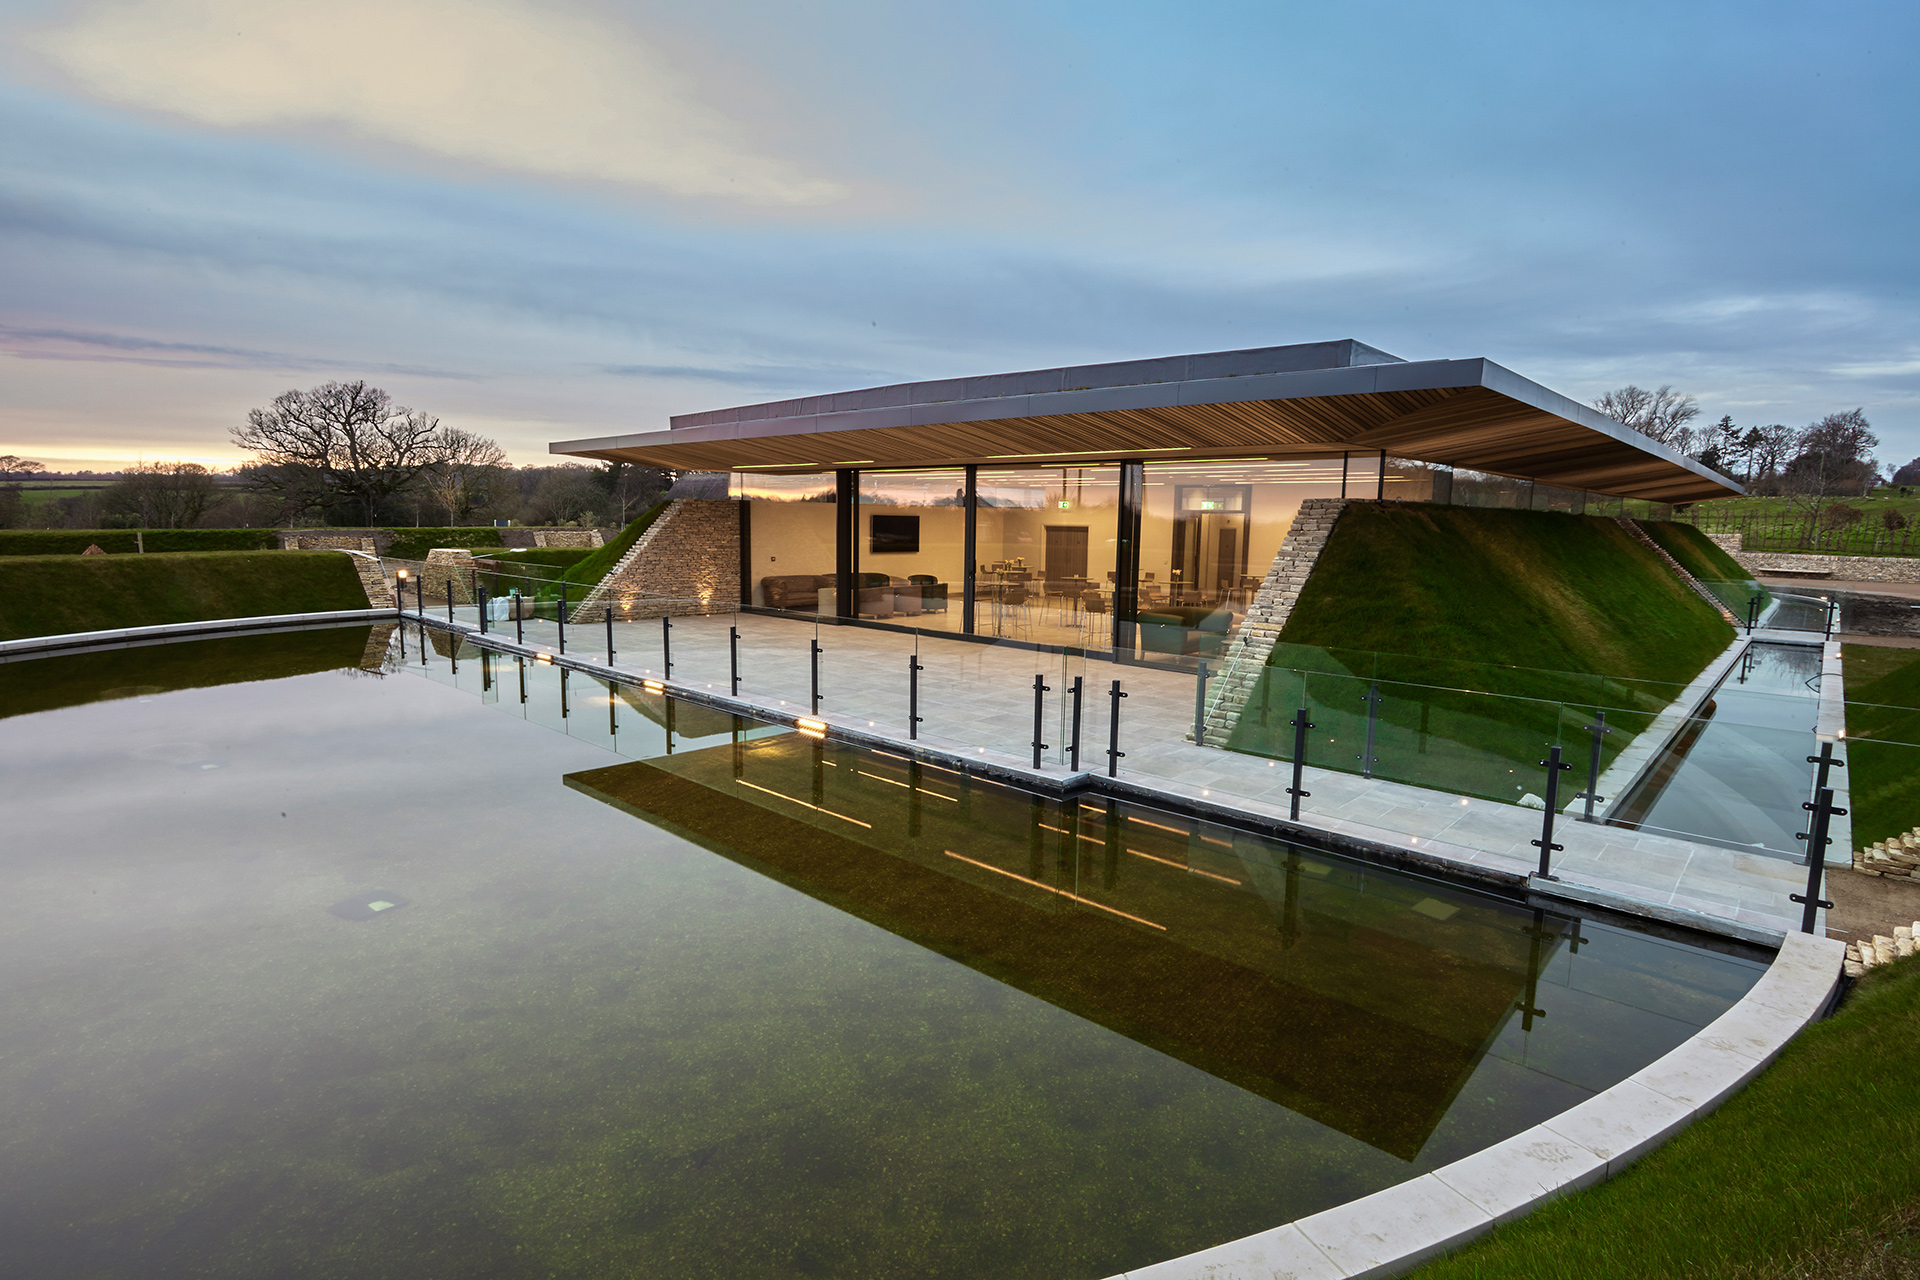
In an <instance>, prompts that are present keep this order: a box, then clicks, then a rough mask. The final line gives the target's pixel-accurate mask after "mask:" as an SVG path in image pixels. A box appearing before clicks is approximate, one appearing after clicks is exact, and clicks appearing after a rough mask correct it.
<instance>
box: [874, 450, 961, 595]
mask: <svg viewBox="0 0 1920 1280" xmlns="http://www.w3.org/2000/svg"><path fill="white" fill-rule="evenodd" d="M966 483H967V475H966V471H965V469H964V468H961V467H944V468H936V469H932V470H927V471H862V472H861V473H860V526H859V530H858V532H857V534H856V549H857V552H858V564H859V570H858V577H859V582H858V584H857V590H858V593H859V594H858V600H859V607H858V610H857V612H858V616H860V617H862V618H869V619H872V620H875V621H886V622H894V623H898V624H900V625H902V626H911V627H927V628H932V629H934V630H941V631H959V630H960V629H961V620H962V618H961V615H962V609H961V602H962V598H963V596H964V593H965V591H966V568H967V550H966V493H967V490H966Z"/></svg>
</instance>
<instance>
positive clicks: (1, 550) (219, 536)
mask: <svg viewBox="0 0 1920 1280" xmlns="http://www.w3.org/2000/svg"><path fill="white" fill-rule="evenodd" d="M279 545H280V536H279V533H278V531H277V530H273V529H140V530H134V529H0V556H65V555H79V554H80V553H81V552H83V551H85V550H86V549H87V548H88V547H89V546H97V547H99V548H100V549H101V550H102V551H107V552H113V553H116V554H117V553H121V552H132V551H138V550H140V548H141V547H142V546H144V547H145V548H146V549H147V550H148V551H272V550H274V549H275V548H277V547H278V546H279Z"/></svg>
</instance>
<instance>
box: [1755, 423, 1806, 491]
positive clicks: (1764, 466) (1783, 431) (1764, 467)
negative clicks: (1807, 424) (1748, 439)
mask: <svg viewBox="0 0 1920 1280" xmlns="http://www.w3.org/2000/svg"><path fill="white" fill-rule="evenodd" d="M1798 435H1799V432H1797V431H1795V430H1794V429H1793V428H1792V427H1789V426H1786V425H1785V424H1783V423H1779V422H1775V423H1771V424H1769V425H1767V426H1764V427H1755V428H1754V435H1753V448H1752V451H1751V453H1750V455H1749V456H1750V458H1751V460H1752V463H1753V464H1754V466H1756V467H1757V468H1758V470H1759V473H1760V475H1761V476H1762V477H1763V478H1764V477H1769V476H1776V475H1778V474H1780V469H1781V468H1782V467H1784V466H1786V465H1787V459H1788V458H1789V457H1790V456H1792V454H1793V447H1794V440H1795V439H1796V438H1797V437H1798Z"/></svg>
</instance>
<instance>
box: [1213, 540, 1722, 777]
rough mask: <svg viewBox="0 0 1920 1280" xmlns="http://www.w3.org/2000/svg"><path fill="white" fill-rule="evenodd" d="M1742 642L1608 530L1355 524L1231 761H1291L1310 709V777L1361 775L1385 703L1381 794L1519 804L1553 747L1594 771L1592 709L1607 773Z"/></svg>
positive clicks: (1638, 546) (1377, 737)
mask: <svg viewBox="0 0 1920 1280" xmlns="http://www.w3.org/2000/svg"><path fill="white" fill-rule="evenodd" d="M1733 634H1734V633H1733V629H1732V628H1731V627H1729V626H1728V625H1727V623H1726V622H1725V621H1724V620H1723V619H1721V617H1720V616H1719V614H1718V613H1717V612H1716V611H1715V610H1713V609H1712V608H1710V607H1709V606H1708V605H1707V604H1706V603H1705V602H1704V601H1702V600H1701V599H1700V598H1699V597H1698V596H1696V595H1695V594H1694V593H1693V592H1692V591H1691V590H1689V589H1688V588H1687V587H1686V586H1685V585H1684V584H1683V583H1682V582H1681V581H1680V580H1679V579H1678V578H1677V577H1676V576H1675V575H1674V573H1673V571H1672V570H1671V569H1670V568H1668V567H1667V565H1666V564H1665V562H1663V561H1662V560H1661V559H1660V558H1659V557H1658V556H1657V555H1655V554H1654V553H1653V552H1652V551H1651V550H1650V549H1648V548H1647V547H1646V546H1645V545H1644V544H1642V543H1640V542H1639V541H1637V540H1636V539H1634V538H1633V537H1631V536H1630V535H1629V534H1627V532H1626V531H1625V530H1623V529H1622V528H1621V527H1620V526H1619V525H1618V524H1616V523H1615V522H1614V521H1612V520H1610V519H1604V518H1601V517H1588V516H1569V515H1560V514H1554V513H1548V512H1531V511H1507V510H1489V509H1484V508H1459V507H1436V506H1422V505H1406V506H1384V507H1377V506H1372V505H1361V506H1353V507H1349V508H1347V510H1346V512H1345V513H1344V514H1343V515H1342V516H1341V517H1340V521H1339V523H1338V524H1337V525H1336V526H1335V527H1334V531H1333V535H1332V536H1331V537H1330V538H1329V539H1328V542H1327V546H1326V550H1325V551H1323V552H1322V553H1321V556H1320V560H1319V562H1318V564H1317V565H1316V566H1315V568H1314V572H1313V575H1312V577H1311V578H1309V579H1308V581H1307V584H1306V587H1305V589H1304V590H1303V591H1302V592H1301V594H1300V600H1299V603H1298V605H1297V606H1296V607H1295V609H1294V611H1293V613H1292V615H1291V616H1290V617H1289V619H1288V621H1287V625H1286V628H1285V629H1284V630H1283V631H1282V632H1281V635H1280V643H1279V644H1277V645H1276V646H1275V647H1274V651H1273V655H1272V657H1271V658H1270V659H1269V665H1268V670H1267V672H1266V673H1265V674H1264V677H1263V680H1262V683H1261V686H1260V688H1259V689H1258V690H1257V691H1256V694H1255V697H1254V699H1253V701H1252V702H1250V703H1249V708H1248V713H1247V714H1246V715H1245V716H1243V717H1242V719H1241V721H1240V724H1239V726H1238V728H1237V729H1236V730H1235V733H1234V737H1233V741H1232V745H1233V747H1234V748H1235V749H1238V750H1245V751H1250V752H1253V753H1255V754H1261V755H1273V756H1278V757H1280V758H1290V755H1291V730H1290V728H1288V725H1287V722H1288V720H1289V719H1290V713H1291V710H1292V709H1293V708H1295V707H1299V706H1306V707H1308V708H1309V710H1310V712H1311V715H1312V719H1313V720H1314V722H1315V725H1316V726H1317V727H1316V730H1315V733H1314V736H1313V738H1312V748H1313V754H1312V757H1311V758H1312V759H1313V760H1314V762H1315V763H1321V764H1325V765H1327V766H1328V767H1331V768H1340V769H1347V768H1353V769H1355V770H1356V771H1357V770H1358V767H1359V757H1360V756H1361V755H1362V754H1364V753H1365V752H1366V751H1367V742H1368V738H1367V722H1368V718H1369V717H1368V704H1367V699H1368V698H1369V697H1371V696H1373V695H1374V694H1375V693H1376V692H1377V695H1378V697H1379V699H1380V701H1379V703H1378V708H1377V715H1376V716H1375V717H1374V724H1373V737H1372V750H1373V756H1374V761H1373V770H1372V771H1373V773H1374V774H1375V776H1379V777H1387V778H1393V779H1396V780H1400V781H1407V782H1415V783H1418V784H1420V785H1423V786H1431V787H1439V788H1443V789H1446V790H1450V791H1455V792H1458V793H1460V794H1465V795H1477V796H1484V797H1487V798H1490V799H1498V800H1506V801H1509V802H1511V801H1514V800H1516V799H1518V798H1520V796H1521V795H1523V794H1525V793H1527V792H1529V791H1531V792H1535V793H1536V794H1537V793H1538V792H1539V790H1540V787H1541V784H1540V782H1539V780H1538V779H1539V768H1538V761H1539V760H1540V759H1541V758H1542V757H1543V755H1544V754H1545V752H1546V749H1547V748H1548V747H1550V746H1552V745H1554V744H1556V743H1557V744H1559V745H1561V746H1562V747H1564V748H1566V749H1567V750H1568V752H1569V755H1570V758H1579V759H1584V757H1585V750H1586V744H1587V743H1588V742H1589V741H1590V739H1589V737H1588V735H1587V734H1586V733H1585V731H1584V726H1585V725H1586V724H1587V723H1590V722H1591V717H1592V712H1593V711H1594V710H1595V709H1604V710H1606V711H1607V713H1608V723H1609V724H1610V725H1613V726H1615V727H1616V728H1617V729H1618V730H1620V732H1616V733H1614V734H1612V735H1610V736H1609V737H1608V738H1607V740H1606V745H1605V753H1604V755H1605V757H1606V758H1610V757H1611V756H1612V754H1613V753H1615V752H1617V751H1618V750H1619V749H1620V748H1621V747H1622V746H1624V745H1625V744H1626V742H1627V741H1628V740H1630V738H1631V735H1632V734H1633V733H1634V732H1637V731H1638V730H1639V729H1640V728H1643V727H1644V726H1645V725H1646V724H1647V723H1648V722H1649V721H1650V720H1651V718H1652V716H1653V714H1654V713H1656V712H1658V711H1659V710H1660V709H1662V708H1664V707H1665V706H1666V705H1667V704H1668V703H1669V702H1671V701H1672V699H1673V698H1674V697H1675V696H1677V694H1678V693H1679V691H1680V689H1681V687H1683V686H1684V685H1685V684H1686V683H1687V682H1689V681H1691V680H1692V679H1693V677H1694V676H1695V675H1697V674H1698V673H1699V672H1700V670H1701V669H1702V668H1703V667H1704V666H1705V665H1706V664H1707V663H1708V662H1709V661H1711V660H1712V659H1713V658H1714V657H1715V656H1716V655H1718V654H1719V653H1720V652H1721V651H1722V650H1724V649H1725V648H1726V646H1727V645H1728V644H1729V643H1730V642H1731V641H1732V639H1733ZM1579 781H1581V782H1584V781H1585V779H1584V778H1581V779H1579ZM1577 789H1578V788H1577V787H1572V786H1570V787H1567V788H1565V791H1564V792H1563V794H1569V793H1571V792H1572V791H1575V790H1577Z"/></svg>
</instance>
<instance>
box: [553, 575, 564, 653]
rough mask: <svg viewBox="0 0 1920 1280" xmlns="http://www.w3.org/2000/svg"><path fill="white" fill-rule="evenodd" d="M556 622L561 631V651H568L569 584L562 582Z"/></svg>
mask: <svg viewBox="0 0 1920 1280" xmlns="http://www.w3.org/2000/svg"><path fill="white" fill-rule="evenodd" d="M553 617H554V622H555V624H556V625H557V626H558V628H559V631H560V652H562V653H565V652H566V651H567V584H566V583H564V582H562V583H561V584H560V605H559V607H558V608H556V609H555V610H554V611H553Z"/></svg>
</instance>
